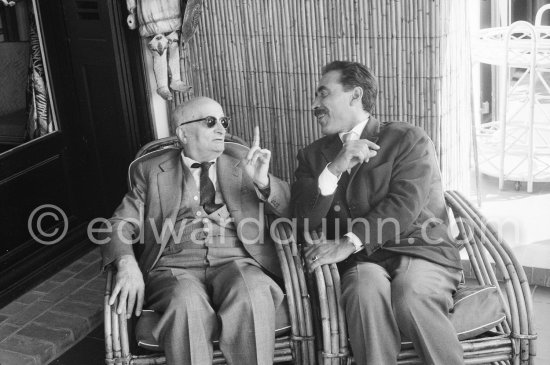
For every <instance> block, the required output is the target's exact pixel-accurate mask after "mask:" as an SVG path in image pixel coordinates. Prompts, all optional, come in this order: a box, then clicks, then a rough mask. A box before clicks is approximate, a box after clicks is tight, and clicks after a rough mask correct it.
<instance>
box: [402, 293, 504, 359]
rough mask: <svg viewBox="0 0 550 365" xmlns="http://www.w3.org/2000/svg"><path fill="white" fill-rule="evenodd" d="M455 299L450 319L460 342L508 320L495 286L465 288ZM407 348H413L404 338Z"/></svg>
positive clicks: (404, 346) (456, 294)
mask: <svg viewBox="0 0 550 365" xmlns="http://www.w3.org/2000/svg"><path fill="white" fill-rule="evenodd" d="M453 299H454V306H453V309H452V310H451V312H450V314H449V318H450V319H451V323H452V324H453V326H454V328H455V330H456V333H457V336H458V339H459V340H460V341H463V340H469V339H471V338H474V337H476V336H478V335H481V334H482V333H485V332H487V331H489V330H491V329H492V328H494V327H495V326H496V325H497V324H499V323H500V322H502V321H504V319H505V318H506V314H505V312H504V305H503V303H502V299H501V297H500V295H499V293H498V289H497V288H496V287H494V286H463V287H460V288H459V289H458V290H457V292H456V293H455V295H454V296H453ZM407 348H412V342H411V341H410V339H408V338H403V339H402V341H401V349H407Z"/></svg>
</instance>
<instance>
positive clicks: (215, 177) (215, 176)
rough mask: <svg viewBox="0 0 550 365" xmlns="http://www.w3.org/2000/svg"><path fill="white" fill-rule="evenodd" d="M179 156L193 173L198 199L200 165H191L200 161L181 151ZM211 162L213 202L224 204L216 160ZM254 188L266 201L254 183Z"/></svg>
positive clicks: (210, 173)
mask: <svg viewBox="0 0 550 365" xmlns="http://www.w3.org/2000/svg"><path fill="white" fill-rule="evenodd" d="M181 157H182V159H183V163H184V164H185V166H187V167H188V168H189V170H190V171H191V174H192V175H193V180H195V185H197V189H198V190H199V199H200V190H201V168H200V167H191V166H192V165H193V164H194V163H200V162H198V161H195V160H193V159H192V158H189V157H187V156H185V155H184V154H183V151H182V152H181ZM209 162H212V166H210V168H209V169H208V177H210V180H212V183H213V184H214V189H216V196H215V198H214V203H216V204H225V200H224V199H223V195H222V193H221V190H220V185H219V184H218V174H217V172H216V160H212V161H209ZM254 189H255V190H256V195H257V196H258V198H259V199H260V200H261V201H266V200H267V199H266V198H265V197H264V195H263V194H262V193H261V192H260V190H259V189H258V187H256V185H254Z"/></svg>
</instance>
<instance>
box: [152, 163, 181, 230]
mask: <svg viewBox="0 0 550 365" xmlns="http://www.w3.org/2000/svg"><path fill="white" fill-rule="evenodd" d="M182 164H183V161H182V160H181V155H180V154H177V155H175V157H174V158H172V159H170V160H168V161H165V162H163V163H161V164H160V169H161V170H162V171H161V172H159V174H158V178H157V181H158V192H159V197H160V208H161V211H162V221H163V222H164V221H165V220H166V219H171V220H172V222H175V218H176V215H177V213H178V209H179V206H180V203H181V195H182V190H183V166H182Z"/></svg>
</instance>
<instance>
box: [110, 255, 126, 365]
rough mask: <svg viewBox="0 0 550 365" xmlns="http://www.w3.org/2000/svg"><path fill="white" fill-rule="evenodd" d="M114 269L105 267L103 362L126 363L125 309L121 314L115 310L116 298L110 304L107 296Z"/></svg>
mask: <svg viewBox="0 0 550 365" xmlns="http://www.w3.org/2000/svg"><path fill="white" fill-rule="evenodd" d="M115 274H116V269H115V268H114V267H113V266H112V265H111V266H109V267H107V280H106V283H105V295H104V297H103V316H104V318H103V321H104V335H105V363H106V364H114V363H123V364H125V363H128V361H130V356H131V355H130V346H129V340H128V322H127V319H126V311H125V309H124V310H123V312H122V313H121V314H118V313H117V312H116V307H117V304H118V299H117V300H116V301H115V303H114V304H113V305H112V306H110V305H109V298H110V297H111V291H112V289H113V286H114V276H115Z"/></svg>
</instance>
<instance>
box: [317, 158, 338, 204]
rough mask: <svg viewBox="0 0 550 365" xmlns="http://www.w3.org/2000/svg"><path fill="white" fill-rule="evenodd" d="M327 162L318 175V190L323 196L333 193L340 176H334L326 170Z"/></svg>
mask: <svg viewBox="0 0 550 365" xmlns="http://www.w3.org/2000/svg"><path fill="white" fill-rule="evenodd" d="M329 164H330V162H329ZM329 164H327V166H326V167H325V169H324V170H323V172H321V175H319V190H320V191H321V195H323V196H327V195H332V194H334V192H335V191H336V188H337V187H338V180H339V179H340V176H336V175H334V174H333V173H332V172H330V171H329V170H328V165H329Z"/></svg>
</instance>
